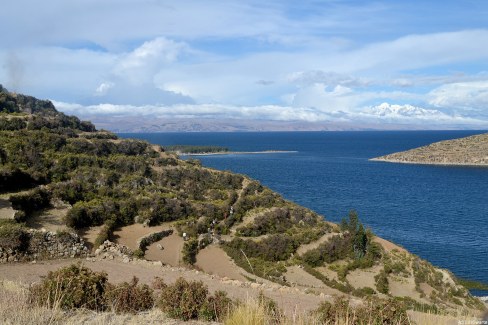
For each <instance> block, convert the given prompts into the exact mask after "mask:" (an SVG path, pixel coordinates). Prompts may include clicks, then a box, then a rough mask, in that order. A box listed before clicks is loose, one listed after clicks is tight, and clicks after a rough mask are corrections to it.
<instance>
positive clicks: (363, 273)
mask: <svg viewBox="0 0 488 325" xmlns="http://www.w3.org/2000/svg"><path fill="white" fill-rule="evenodd" d="M382 269H383V266H380V265H375V266H373V267H372V268H369V269H364V270H363V269H356V270H353V271H351V272H349V274H348V275H347V276H346V278H347V280H348V281H349V283H350V284H351V285H352V286H353V287H354V288H364V287H370V288H371V289H375V288H376V284H375V280H374V277H375V275H377V274H378V273H380V272H381V270H382Z"/></svg>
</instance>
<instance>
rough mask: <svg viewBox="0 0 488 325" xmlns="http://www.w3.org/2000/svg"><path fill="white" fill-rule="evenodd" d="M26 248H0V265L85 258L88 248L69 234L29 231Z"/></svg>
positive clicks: (72, 234)
mask: <svg viewBox="0 0 488 325" xmlns="http://www.w3.org/2000/svg"><path fill="white" fill-rule="evenodd" d="M26 235H27V237H28V238H26V243H27V245H26V247H25V248H23V249H12V248H5V247H0V263H8V262H28V261H37V260H46V259H60V258H73V257H85V256H87V255H88V248H87V247H86V246H85V243H84V242H83V239H81V238H80V237H79V236H78V235H77V234H74V233H69V232H58V233H56V232H51V231H41V230H33V229H31V230H29V231H27V233H26Z"/></svg>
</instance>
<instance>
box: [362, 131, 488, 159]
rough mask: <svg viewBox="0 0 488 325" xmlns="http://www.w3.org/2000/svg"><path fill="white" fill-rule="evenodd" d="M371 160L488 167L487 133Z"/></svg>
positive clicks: (436, 143)
mask: <svg viewBox="0 0 488 325" xmlns="http://www.w3.org/2000/svg"><path fill="white" fill-rule="evenodd" d="M371 160H373V161H385V162H392V163H405V164H426V165H454V166H486V167H488V133H484V134H478V135H473V136H469V137H465V138H460V139H454V140H446V141H440V142H435V143H432V144H429V145H427V146H423V147H419V148H415V149H411V150H407V151H401V152H396V153H392V154H388V155H385V156H381V157H377V158H372V159H371Z"/></svg>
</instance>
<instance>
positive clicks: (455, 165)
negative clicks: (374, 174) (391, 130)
mask: <svg viewBox="0 0 488 325" xmlns="http://www.w3.org/2000/svg"><path fill="white" fill-rule="evenodd" d="M368 160H369V161H380V162H387V163H394V164H409V165H432V166H452V167H486V168H488V164H477V163H454V162H442V163H441V162H432V161H411V160H398V159H386V158H370V159H368Z"/></svg>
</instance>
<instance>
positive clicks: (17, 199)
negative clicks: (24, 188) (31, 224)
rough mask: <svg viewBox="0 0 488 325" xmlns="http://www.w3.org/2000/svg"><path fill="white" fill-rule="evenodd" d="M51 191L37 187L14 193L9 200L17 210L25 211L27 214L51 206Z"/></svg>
mask: <svg viewBox="0 0 488 325" xmlns="http://www.w3.org/2000/svg"><path fill="white" fill-rule="evenodd" d="M49 196H50V195H49V193H48V192H47V191H45V190H43V189H40V188H35V189H33V190H31V191H28V192H26V193H20V194H12V195H11V196H10V198H9V201H10V202H11V203H12V208H14V209H15V210H21V211H24V212H25V213H26V214H29V213H32V212H34V211H36V210H40V209H44V208H46V207H48V206H49V200H50V197H49Z"/></svg>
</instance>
